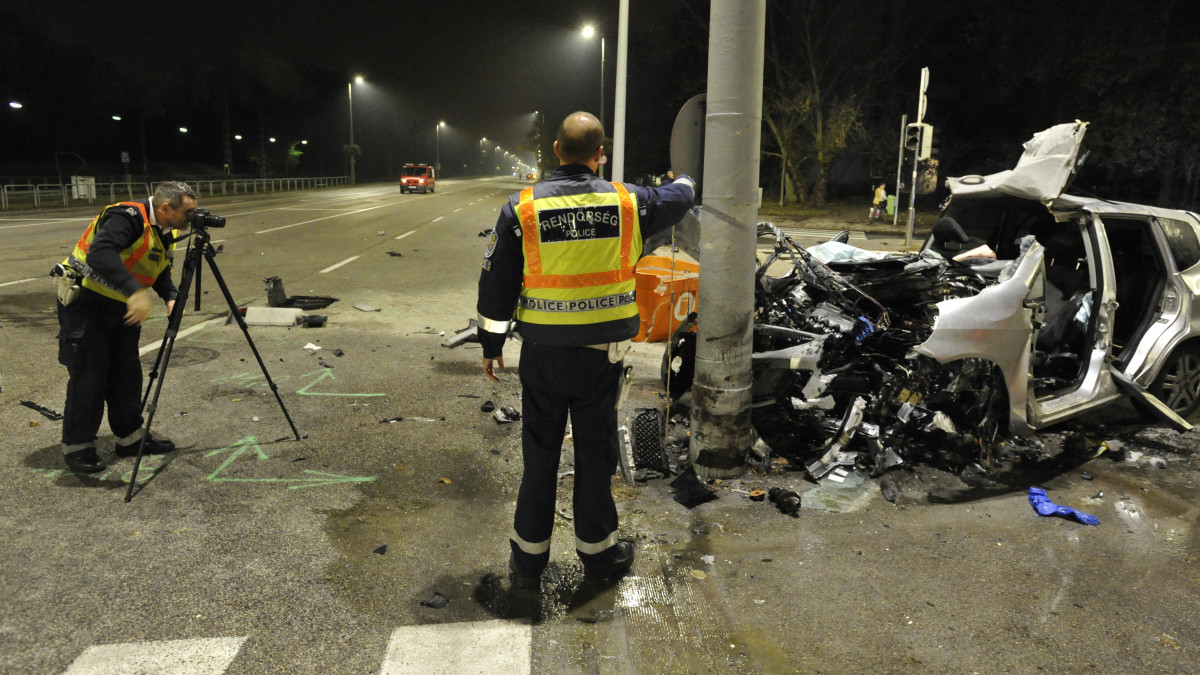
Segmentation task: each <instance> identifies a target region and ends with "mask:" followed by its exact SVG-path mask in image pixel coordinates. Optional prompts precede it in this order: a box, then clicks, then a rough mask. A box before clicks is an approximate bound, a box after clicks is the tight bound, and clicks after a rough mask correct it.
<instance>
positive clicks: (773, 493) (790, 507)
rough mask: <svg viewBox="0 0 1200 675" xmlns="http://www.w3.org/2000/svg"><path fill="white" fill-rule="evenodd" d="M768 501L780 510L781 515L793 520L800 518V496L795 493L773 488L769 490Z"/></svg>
mask: <svg viewBox="0 0 1200 675" xmlns="http://www.w3.org/2000/svg"><path fill="white" fill-rule="evenodd" d="M767 499H770V500H771V503H772V504H774V505H775V506H776V508H778V509H779V512H780V513H783V514H786V515H789V516H791V517H793V518H799V517H800V495H798V494H796V493H795V492H792V491H791V490H785V489H783V488H778V487H773V488H771V489H770V490H767Z"/></svg>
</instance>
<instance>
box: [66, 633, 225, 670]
mask: <svg viewBox="0 0 1200 675" xmlns="http://www.w3.org/2000/svg"><path fill="white" fill-rule="evenodd" d="M245 641H246V638H244V637H232V638H203V639H197V640H164V641H158V642H127V643H125V644H115V645H97V646H93V647H88V648H87V650H85V651H84V652H83V653H82V654H80V655H79V658H77V659H75V661H74V662H73V663H71V665H70V666H69V667H68V668H67V670H66V673H64V675H109V674H112V675H117V674H118V673H156V674H159V675H174V674H176V673H178V675H206V674H209V673H211V674H212V675H220V674H221V673H224V672H225V671H226V670H227V669H228V668H229V664H230V662H232V661H233V659H234V657H236V656H237V653H238V651H239V650H241V648H242V643H244V642H245Z"/></svg>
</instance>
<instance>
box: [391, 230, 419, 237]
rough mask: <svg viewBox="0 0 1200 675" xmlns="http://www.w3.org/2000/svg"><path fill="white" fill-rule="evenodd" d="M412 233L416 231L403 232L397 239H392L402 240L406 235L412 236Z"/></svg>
mask: <svg viewBox="0 0 1200 675" xmlns="http://www.w3.org/2000/svg"><path fill="white" fill-rule="evenodd" d="M413 232H416V230H409V231H408V232H405V233H404V234H402V235H400V236H399V237H392V238H393V239H403V238H405V237H407V236H408V235H410V234H412V233H413Z"/></svg>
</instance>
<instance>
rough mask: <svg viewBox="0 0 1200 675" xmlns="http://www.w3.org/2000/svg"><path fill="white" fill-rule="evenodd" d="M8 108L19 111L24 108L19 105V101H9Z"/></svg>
mask: <svg viewBox="0 0 1200 675" xmlns="http://www.w3.org/2000/svg"><path fill="white" fill-rule="evenodd" d="M8 107H10V108H12V109H13V110H20V109H21V108H24V107H25V106H23V105H21V102H20V101H9V102H8Z"/></svg>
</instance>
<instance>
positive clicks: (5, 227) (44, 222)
mask: <svg viewBox="0 0 1200 675" xmlns="http://www.w3.org/2000/svg"><path fill="white" fill-rule="evenodd" d="M5 220H8V219H5ZM0 222H5V221H0ZM89 222H91V220H90V219H88V218H70V219H64V220H39V221H36V222H33V223H22V224H20V225H0V230H15V229H17V228H21V227H45V226H47V225H61V224H63V223H89Z"/></svg>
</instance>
